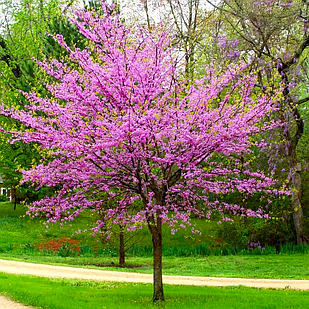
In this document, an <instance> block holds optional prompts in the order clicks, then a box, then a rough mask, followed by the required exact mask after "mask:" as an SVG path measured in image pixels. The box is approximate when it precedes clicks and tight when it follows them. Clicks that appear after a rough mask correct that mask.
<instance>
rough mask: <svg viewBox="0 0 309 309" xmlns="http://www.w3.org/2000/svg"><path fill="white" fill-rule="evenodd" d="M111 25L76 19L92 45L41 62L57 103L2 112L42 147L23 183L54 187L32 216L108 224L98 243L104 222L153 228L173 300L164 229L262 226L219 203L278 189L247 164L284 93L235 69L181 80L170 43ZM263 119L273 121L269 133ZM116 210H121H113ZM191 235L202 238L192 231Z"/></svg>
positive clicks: (17, 135)
mask: <svg viewBox="0 0 309 309" xmlns="http://www.w3.org/2000/svg"><path fill="white" fill-rule="evenodd" d="M104 9H105V11H106V15H105V17H103V18H99V17H97V16H95V14H94V13H92V12H77V13H76V15H77V16H76V17H77V18H76V19H75V20H73V23H74V24H75V25H76V26H77V27H78V29H79V31H80V32H81V33H82V34H83V35H85V37H87V38H88V39H89V47H88V48H86V49H85V50H79V49H75V50H71V49H70V48H69V47H68V46H67V45H66V43H65V42H64V41H63V38H62V37H61V36H60V35H59V36H57V37H56V39H57V40H58V42H59V43H60V44H61V45H62V46H63V47H64V48H66V49H67V51H68V53H69V55H70V59H71V61H72V63H71V65H69V64H67V63H65V62H64V61H60V62H59V61H55V60H53V61H51V62H49V63H48V62H44V63H43V62H41V63H40V64H41V66H42V68H43V69H44V70H45V71H46V72H47V73H48V74H49V75H51V76H52V77H54V78H55V79H56V80H57V82H56V83H55V84H52V85H47V86H46V87H47V89H48V90H49V92H50V96H49V97H48V98H42V97H41V96H40V95H39V94H36V93H29V94H25V96H26V97H27V98H28V100H29V102H30V103H29V105H28V106H27V107H26V109H25V110H17V109H10V110H5V109H4V108H2V112H1V113H2V114H3V115H6V116H8V117H11V118H14V119H17V120H19V121H20V122H21V123H22V124H23V125H24V126H25V130H23V131H15V132H11V133H12V136H13V137H12V142H16V141H19V140H22V141H24V142H26V143H27V142H36V143H37V144H38V145H39V147H40V148H41V149H42V152H43V153H44V154H45V159H43V161H42V163H41V164H39V165H37V166H33V168H32V169H30V170H28V171H24V172H23V175H24V181H30V182H32V183H33V184H37V185H38V186H39V187H40V186H50V187H56V188H57V190H58V191H57V193H56V194H55V196H53V197H46V198H44V199H42V200H40V201H37V202H35V203H34V205H33V206H32V207H30V211H32V212H33V213H34V215H38V214H40V213H42V214H44V215H46V218H47V224H48V222H56V221H61V222H66V221H71V220H73V219H74V218H75V217H76V216H78V215H79V214H80V213H81V212H82V211H83V210H85V209H92V210H93V211H95V212H98V213H99V214H100V218H101V219H100V220H99V221H97V224H96V226H95V227H94V228H93V232H98V231H100V229H102V228H103V227H104V225H105V223H106V222H109V224H110V223H113V224H126V225H128V224H129V225H131V227H132V229H134V228H136V227H138V226H140V225H142V224H146V225H147V226H148V228H149V231H150V233H151V237H152V242H153V250H154V259H153V261H154V297H153V300H154V301H159V300H164V295H163V285H162V224H163V223H168V224H170V225H171V226H173V225H175V223H176V222H178V221H179V220H180V221H182V224H181V226H184V225H190V215H191V214H195V215H200V216H202V215H203V214H204V213H205V211H206V210H207V211H208V212H207V215H208V216H209V214H210V213H211V211H213V210H215V211H219V212H220V213H222V215H223V218H224V219H225V220H228V218H227V217H226V215H225V213H226V212H229V213H232V214H234V215H241V216H259V217H262V216H263V214H262V211H261V210H258V211H256V212H254V211H252V210H250V209H244V208H242V207H240V206H237V205H231V204H227V203H224V202H220V200H219V199H220V196H221V195H223V194H227V193H231V192H234V191H239V192H243V193H244V194H245V195H246V194H253V193H255V192H261V191H267V192H271V191H270V187H271V186H272V185H273V181H272V179H270V178H268V177H266V176H265V175H264V174H263V173H261V172H259V171H255V172H252V171H250V170H249V169H248V166H244V165H242V163H241V156H242V155H243V154H244V153H248V152H250V151H251V150H250V147H251V146H252V144H253V141H252V136H253V135H255V134H256V133H259V132H261V131H262V130H267V129H271V128H272V127H273V126H275V125H276V124H275V123H272V122H266V121H265V119H266V118H265V117H266V116H267V115H268V114H269V113H270V112H271V111H272V110H273V109H274V108H273V100H274V99H273V98H276V96H277V93H274V92H273V93H272V96H270V95H268V94H266V93H265V94H263V95H258V94H256V93H254V84H255V81H254V80H253V78H251V77H249V76H246V75H245V74H242V69H243V66H241V65H240V66H236V65H235V66H233V67H231V68H230V70H229V71H227V72H226V73H225V74H221V75H220V76H217V75H216V73H215V72H214V70H211V69H210V70H209V74H208V75H207V76H206V77H205V78H204V79H202V80H198V81H195V82H192V86H190V87H188V86H187V83H186V82H182V81H181V80H179V78H178V76H179V75H180V74H181V61H179V60H177V55H178V53H177V51H176V50H175V49H174V48H172V47H171V44H170V41H169V38H168V35H167V34H166V33H161V32H159V31H158V32H156V33H155V32H154V31H153V32H151V33H149V32H148V31H147V30H145V29H142V28H130V27H128V26H126V25H125V24H123V23H122V22H121V20H120V18H119V16H118V15H117V14H116V13H111V12H110V11H109V10H108V8H107V7H104ZM261 119H264V121H263V123H261ZM112 201H117V202H116V203H115V202H112ZM193 231H194V230H193Z"/></svg>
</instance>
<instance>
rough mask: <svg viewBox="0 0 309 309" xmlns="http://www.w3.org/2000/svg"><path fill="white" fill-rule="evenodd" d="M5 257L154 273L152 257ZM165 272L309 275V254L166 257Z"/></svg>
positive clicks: (201, 274)
mask: <svg viewBox="0 0 309 309" xmlns="http://www.w3.org/2000/svg"><path fill="white" fill-rule="evenodd" d="M0 258H3V259H9V260H10V259H15V260H18V261H25V262H33V263H42V264H53V265H64V266H75V267H86V268H98V269H103V270H104V269H105V270H117V271H130V272H139V273H152V258H151V257H132V258H128V259H127V264H128V265H134V266H137V267H134V268H117V267H97V266H95V264H96V265H99V264H111V262H114V263H117V258H110V257H93V256H89V257H82V256H77V257H66V258H63V257H60V256H31V255H8V254H0ZM163 273H164V274H165V275H184V276H214V277H235V278H237V277H239V278H269V279H307V280H308V279H309V258H308V255H296V254H293V255H265V256H263V255H261V256H242V255H241V256H233V255H230V256H208V257H163Z"/></svg>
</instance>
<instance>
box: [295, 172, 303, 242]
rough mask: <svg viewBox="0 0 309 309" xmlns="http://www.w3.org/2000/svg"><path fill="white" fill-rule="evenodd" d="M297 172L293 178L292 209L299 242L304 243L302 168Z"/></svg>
mask: <svg viewBox="0 0 309 309" xmlns="http://www.w3.org/2000/svg"><path fill="white" fill-rule="evenodd" d="M295 170H296V172H295V173H294V178H293V180H292V187H293V188H292V189H293V193H292V210H293V221H294V226H295V231H296V239H297V244H298V245H301V244H302V241H303V239H302V236H303V232H302V218H303V209H302V205H301V175H300V168H299V167H296V168H295Z"/></svg>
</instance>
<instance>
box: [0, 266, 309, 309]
mask: <svg viewBox="0 0 309 309" xmlns="http://www.w3.org/2000/svg"><path fill="white" fill-rule="evenodd" d="M112 266H115V264H114V265H112ZM0 272H4V273H10V274H26V275H35V276H40V277H51V278H67V279H85V280H98V281H122V282H143V283H152V275H150V274H139V273H133V272H132V273H131V272H120V271H107V270H98V269H89V268H77V267H65V266H54V265H43V264H34V263H25V262H17V261H8V260H0ZM163 282H164V284H176V285H197V286H237V285H244V286H249V287H257V288H275V289H297V290H309V280H277V279H244V278H216V277H193V276H163ZM0 308H1V309H31V307H27V306H22V305H20V304H17V303H15V302H12V301H7V300H6V299H5V298H3V297H0Z"/></svg>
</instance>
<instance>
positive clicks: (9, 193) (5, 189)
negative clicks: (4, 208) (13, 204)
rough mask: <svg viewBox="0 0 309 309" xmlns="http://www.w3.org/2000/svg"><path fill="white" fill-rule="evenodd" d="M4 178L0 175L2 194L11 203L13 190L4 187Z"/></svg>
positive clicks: (0, 192)
mask: <svg viewBox="0 0 309 309" xmlns="http://www.w3.org/2000/svg"><path fill="white" fill-rule="evenodd" d="M3 182H4V180H3V177H2V175H0V194H1V195H5V196H6V197H7V198H8V199H9V201H11V189H8V188H5V187H3Z"/></svg>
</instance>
